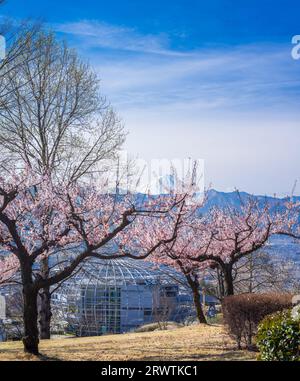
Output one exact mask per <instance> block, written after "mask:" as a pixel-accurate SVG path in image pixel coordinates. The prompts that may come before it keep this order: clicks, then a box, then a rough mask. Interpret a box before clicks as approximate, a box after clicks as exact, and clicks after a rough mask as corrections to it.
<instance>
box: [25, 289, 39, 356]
mask: <svg viewBox="0 0 300 381" xmlns="http://www.w3.org/2000/svg"><path fill="white" fill-rule="evenodd" d="M23 309H24V311H23V319H24V337H23V344H24V352H27V353H31V354H34V355H38V353H39V349H38V345H39V332H38V311H37V291H36V290H35V288H34V287H33V286H32V285H25V286H24V287H23Z"/></svg>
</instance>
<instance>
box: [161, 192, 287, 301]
mask: <svg viewBox="0 0 300 381" xmlns="http://www.w3.org/2000/svg"><path fill="white" fill-rule="evenodd" d="M281 219H282V215H281V214H280V213H279V212H275V213H273V214H272V213H271V212H270V207H269V205H268V204H267V203H265V204H264V205H263V206H262V205H259V202H258V200H257V199H255V198H249V199H248V200H247V201H245V202H242V205H241V207H240V208H235V207H232V206H228V207H227V208H225V209H221V208H219V207H215V208H213V209H211V210H210V211H209V212H205V213H204V214H203V215H202V217H201V218H200V217H199V213H198V214H193V215H192V216H190V217H189V218H188V219H186V220H185V221H184V223H182V224H181V226H180V229H179V231H178V233H177V236H178V237H177V239H176V241H175V242H171V243H168V244H166V245H164V250H163V255H165V256H167V257H168V260H173V261H174V263H175V264H176V266H178V267H179V268H180V269H181V271H183V273H187V274H192V273H193V272H194V271H195V269H196V271H201V270H203V268H205V267H211V268H216V267H218V268H219V269H220V270H221V273H222V276H223V277H224V294H225V295H233V294H234V286H233V266H234V264H235V263H237V262H238V261H239V260H240V259H241V258H243V257H245V256H247V255H250V254H251V253H253V252H255V251H257V250H259V249H260V248H262V247H263V246H264V245H265V244H266V243H267V242H268V240H269V238H270V237H271V235H272V234H274V233H275V232H276V231H277V230H278V226H279V224H280V221H281ZM160 260H165V257H164V256H161V257H160ZM195 297H196V296H195ZM197 299H198V297H197Z"/></svg>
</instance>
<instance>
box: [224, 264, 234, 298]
mask: <svg viewBox="0 0 300 381" xmlns="http://www.w3.org/2000/svg"><path fill="white" fill-rule="evenodd" d="M222 270H223V273H224V281H225V296H229V295H233V294H234V288H233V277H232V264H228V263H226V264H224V266H223V268H222Z"/></svg>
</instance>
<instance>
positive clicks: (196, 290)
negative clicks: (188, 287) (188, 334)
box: [192, 286, 207, 324]
mask: <svg viewBox="0 0 300 381" xmlns="http://www.w3.org/2000/svg"><path fill="white" fill-rule="evenodd" d="M192 291H193V299H194V304H195V308H196V312H197V318H198V320H199V323H201V324H207V321H206V318H205V315H204V313H203V309H202V305H201V300H200V292H199V288H198V287H196V286H194V287H193V289H192Z"/></svg>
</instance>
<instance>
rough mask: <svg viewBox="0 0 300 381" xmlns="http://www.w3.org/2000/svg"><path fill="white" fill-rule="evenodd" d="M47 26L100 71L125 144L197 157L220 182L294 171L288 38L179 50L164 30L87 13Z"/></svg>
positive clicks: (284, 179)
mask: <svg viewBox="0 0 300 381" xmlns="http://www.w3.org/2000/svg"><path fill="white" fill-rule="evenodd" d="M55 29H56V30H57V31H59V32H61V33H63V34H65V35H66V36H67V37H68V39H69V40H70V42H71V43H72V44H74V45H75V46H76V47H77V48H78V49H79V50H81V52H82V53H83V54H85V55H86V57H87V58H88V59H89V60H90V61H91V63H92V65H93V66H94V67H95V68H96V70H97V71H98V72H99V76H100V78H101V79H102V81H101V83H102V91H103V93H104V94H106V95H107V96H108V98H109V99H110V100H111V101H112V104H113V105H114V106H115V107H116V109H117V110H118V111H119V113H120V115H121V116H122V118H123V119H124V122H125V124H126V128H127V129H128V130H129V131H130V134H129V136H128V139H127V143H126V148H127V149H128V150H129V152H132V153H134V154H137V155H139V156H141V157H148V158H153V157H169V158H175V157H188V156H191V157H197V158H204V159H205V164H206V179H207V183H211V182H212V183H213V184H214V186H216V187H217V188H220V189H222V188H223V189H224V188H227V187H232V186H233V187H239V188H242V189H246V190H248V191H249V192H257V193H264V192H267V193H270V194H272V193H273V192H274V191H276V192H279V193H280V192H283V193H284V192H285V191H286V190H288V188H289V186H290V184H291V185H292V184H293V182H294V180H295V178H297V177H299V171H298V167H297V164H298V162H299V141H300V140H299V139H300V133H299V120H300V119H299V118H300V111H299V102H300V62H299V61H293V60H292V59H291V54H290V52H291V46H290V45H289V44H288V43H287V44H286V45H285V44H266V43H265V44H263V43H261V44H253V45H250V44H248V45H241V46H227V47H226V46H222V47H220V46H215V47H211V48H203V47H202V48H199V49H197V50H196V49H195V50H193V51H188V52H184V53H181V52H178V51H176V50H173V49H172V46H173V45H172V36H171V35H169V36H168V35H165V34H164V35H149V34H142V33H140V32H138V31H137V30H135V29H131V28H128V27H120V26H114V25H109V24H105V23H101V22H94V21H91V22H90V21H81V22H76V23H66V24H60V25H56V26H55ZM278 174H280V175H278Z"/></svg>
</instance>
